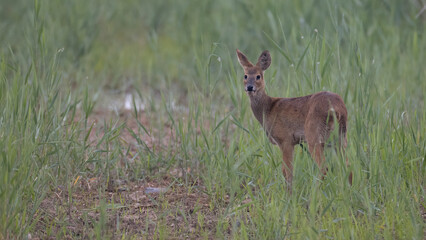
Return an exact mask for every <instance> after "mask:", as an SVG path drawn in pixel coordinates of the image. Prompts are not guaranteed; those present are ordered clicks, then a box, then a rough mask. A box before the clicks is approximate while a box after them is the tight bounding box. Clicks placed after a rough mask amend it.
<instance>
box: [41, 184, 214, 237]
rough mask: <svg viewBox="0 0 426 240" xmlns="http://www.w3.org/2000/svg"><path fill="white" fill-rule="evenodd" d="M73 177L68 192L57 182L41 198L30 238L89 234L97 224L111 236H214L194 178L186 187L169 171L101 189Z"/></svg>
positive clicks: (207, 206)
mask: <svg viewBox="0 0 426 240" xmlns="http://www.w3.org/2000/svg"><path fill="white" fill-rule="evenodd" d="M79 182H80V183H79V184H78V185H79V186H78V187H76V189H75V190H74V191H72V193H71V195H69V194H68V191H66V190H63V189H59V188H58V189H57V190H56V191H54V192H52V193H51V194H49V196H48V197H47V198H46V199H44V200H43V201H42V203H41V205H40V209H41V210H40V212H39V213H38V214H37V217H38V218H39V219H40V220H39V221H38V223H37V227H36V229H38V230H37V232H36V233H35V234H34V235H33V239H37V237H40V239H45V238H46V237H49V235H52V236H57V235H58V234H59V235H60V234H61V231H62V232H64V235H63V237H65V238H75V237H78V238H91V237H93V236H94V235H96V229H97V228H98V227H100V226H101V225H102V224H104V225H105V226H106V227H104V228H102V230H101V234H103V235H107V236H109V237H111V238H113V239H116V238H117V239H118V238H121V237H122V235H123V234H125V235H126V236H127V237H136V238H149V239H150V238H156V237H158V236H160V235H161V234H166V235H167V236H168V237H172V238H178V239H182V238H191V239H194V238H200V237H206V236H207V237H209V238H213V237H214V236H215V231H216V229H215V226H216V223H217V217H218V211H217V209H214V208H213V207H212V204H211V202H210V199H209V196H208V195H207V194H206V193H205V189H204V187H203V186H201V185H200V184H199V183H198V182H194V183H193V184H192V185H191V186H190V187H188V186H185V185H183V184H181V183H180V182H179V181H178V180H177V179H172V178H169V177H165V178H162V179H153V180H151V181H144V182H140V183H135V182H124V181H121V182H118V183H115V184H114V186H115V187H114V188H110V189H109V188H108V187H107V188H106V189H105V190H104V191H101V190H100V189H102V187H101V186H95V185H96V184H98V183H97V179H94V178H92V179H84V180H81V181H79ZM89 185H92V186H91V187H90V190H89V187H88V186H89ZM52 223H54V224H52ZM64 230H66V231H64Z"/></svg>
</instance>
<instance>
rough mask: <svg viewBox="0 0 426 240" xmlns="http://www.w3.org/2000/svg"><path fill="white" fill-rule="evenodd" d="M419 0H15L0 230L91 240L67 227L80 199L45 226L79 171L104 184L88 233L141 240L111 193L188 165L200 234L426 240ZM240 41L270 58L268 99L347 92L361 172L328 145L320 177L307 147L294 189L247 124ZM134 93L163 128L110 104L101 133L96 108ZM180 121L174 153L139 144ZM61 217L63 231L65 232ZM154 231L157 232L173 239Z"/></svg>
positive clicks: (298, 157) (352, 146)
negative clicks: (127, 135) (49, 204)
mask: <svg viewBox="0 0 426 240" xmlns="http://www.w3.org/2000/svg"><path fill="white" fill-rule="evenodd" d="M421 8H422V6H421V5H420V4H419V2H418V1H407V2H402V1H396V0H395V1H370V2H367V1H355V2H352V1H324V2H322V1H313V0H312V1H303V2H302V1H273V0H270V1H257V2H255V1H249V2H242V1H235V2H232V1H225V0H218V1H214V2H205V1H201V2H200V1H196V0H190V1H185V2H176V1H157V2H151V1H142V2H141V1H136V0H131V1H126V2H125V3H124V2H117V1H90V2H86V1H82V0H77V1H69V2H59V1H34V4H29V3H28V2H27V1H2V4H1V5H0V31H1V32H2V34H1V35H0V41H1V43H2V44H1V47H0V57H1V63H0V112H1V116H0V159H1V168H0V179H1V180H0V181H1V182H0V217H1V221H0V238H23V237H28V234H35V235H37V236H41V237H49V236H53V237H58V238H61V237H65V236H71V237H78V236H73V235H72V232H71V230H69V229H68V228H66V226H67V224H71V222H72V221H71V219H72V217H73V216H72V215H71V216H70V215H69V214H68V212H69V209H71V208H72V206H73V204H74V201H73V199H72V197H68V199H66V202H67V204H66V205H67V208H68V209H62V208H60V207H59V205H58V206H57V212H58V214H57V218H59V219H55V218H50V219H49V218H46V217H45V216H46V215H45V214H44V215H43V212H44V211H45V210H44V209H42V208H40V204H41V202H42V201H43V200H44V199H46V198H47V197H48V196H49V195H50V194H54V193H53V192H55V191H56V189H58V188H59V189H62V190H65V191H66V192H68V195H67V196H72V192H73V191H74V188H75V184H74V183H75V181H76V179H78V177H79V176H90V177H93V176H95V177H97V178H99V179H101V183H102V184H101V187H100V188H99V193H98V194H99V198H100V199H101V204H100V205H99V206H96V207H97V209H98V210H99V212H100V213H101V217H100V218H99V219H98V221H96V223H95V224H94V225H93V228H89V229H87V231H86V233H87V235H86V236H88V237H90V238H102V237H103V236H106V237H111V238H112V237H113V236H115V237H116V236H117V235H114V234H119V235H123V236H125V237H131V236H128V235H126V233H120V232H117V231H116V230H111V229H109V228H108V223H107V222H108V216H107V214H108V211H107V210H108V208H110V207H111V206H110V205H109V203H108V202H107V200H106V198H105V196H104V194H103V191H102V190H103V188H105V187H106V186H107V185H108V182H109V181H110V179H112V178H125V179H127V180H129V181H136V180H141V179H144V178H153V179H155V177H156V176H158V175H160V176H161V175H162V174H164V172H166V171H167V170H166V171H165V170H164V169H168V170H170V169H173V168H182V169H188V168H190V169H192V171H191V172H190V173H189V174H187V175H184V176H183V177H182V179H181V180H182V183H183V184H187V185H188V186H190V185H191V179H199V180H200V182H201V183H202V184H203V185H204V186H205V187H206V189H207V193H208V194H209V196H210V199H211V208H212V209H215V211H217V212H218V213H219V219H217V226H216V229H215V230H213V231H212V232H206V233H205V234H207V235H210V237H213V238H235V239H240V238H241V239H283V238H291V239H293V238H297V239H299V238H304V239H306V238H310V239H318V238H319V239H325V238H335V239H370V238H386V239H388V238H399V239H401V238H402V239H406V238H412V239H423V238H424V231H425V229H424V219H422V216H421V214H422V212H421V209H422V208H421V205H423V207H424V196H425V192H424V190H425V189H424V174H425V165H424V158H425V155H426V154H425V148H426V142H425V134H424V133H425V132H426V116H425V115H426V113H425V110H424V109H425V104H424V99H425V92H426V81H425V76H426V70H425V68H424V67H423V65H424V62H425V60H426V56H425V52H424V51H423V49H425V48H426V37H425V35H424V34H425V24H424V23H425V22H424V21H425V20H424V19H425V18H424V16H423V15H424V14H425V13H423V15H420V16H419V17H417V18H416V15H417V14H418V13H419V11H420V9H421ZM236 48H238V49H240V50H242V51H243V52H245V53H247V55H248V56H249V58H250V59H251V60H253V61H254V60H255V59H257V57H258V55H259V54H260V52H261V51H262V50H264V49H269V50H270V52H271V54H272V65H271V67H270V69H269V70H268V71H267V72H266V73H265V74H266V75H265V79H266V84H267V91H268V93H269V95H271V96H282V97H295V96H301V95H306V94H310V93H313V92H316V91H322V90H328V91H333V92H336V93H338V94H340V95H341V96H342V97H343V99H344V101H345V103H346V106H347V108H348V114H349V116H348V118H349V124H348V149H347V155H348V159H349V161H350V167H349V168H347V167H346V165H345V162H344V160H343V159H342V158H340V157H339V156H338V155H336V154H334V153H333V151H332V150H330V151H328V152H327V153H326V154H327V166H328V168H329V172H328V174H327V177H326V178H325V179H324V180H322V179H318V176H319V170H318V169H317V166H316V165H315V163H314V161H312V159H311V157H310V156H309V154H308V153H306V152H305V151H303V150H302V149H299V148H297V149H296V151H295V162H294V163H295V164H294V182H293V193H292V194H289V193H288V192H287V191H286V183H285V180H284V178H283V176H282V173H281V153H280V152H279V150H278V149H277V148H276V147H275V146H272V145H271V144H269V143H268V139H267V138H266V137H265V135H264V133H263V130H262V129H261V127H260V125H259V124H258V123H257V122H256V121H255V119H254V117H253V116H252V113H251V109H250V107H249V102H248V98H247V96H245V94H244V91H243V86H242V70H241V69H240V67H239V65H238V62H237V60H236V57H235V49H236ZM134 89H137V90H134ZM125 92H130V93H132V94H133V96H135V97H137V98H140V99H141V100H142V102H144V103H145V106H146V108H145V110H144V111H145V112H144V114H145V115H146V117H147V118H148V121H149V122H150V125H149V126H144V125H142V124H139V125H138V126H139V129H130V128H129V126H127V125H126V123H125V122H123V121H122V119H120V118H119V115H114V114H112V115H106V116H105V117H104V119H103V121H102V122H101V123H100V124H101V125H102V126H103V128H100V129H97V128H96V127H95V126H94V125H92V123H91V122H90V121H89V120H88V119H89V118H90V117H91V116H93V114H94V112H96V111H97V110H99V109H101V110H102V111H105V109H108V106H107V105H108V104H110V102H109V101H108V100H109V99H111V98H114V97H116V96H120V95H122V94H124V93H125ZM99 111H100V110H99ZM133 114H134V118H135V119H139V118H140V115H139V113H138V112H137V111H135V112H134V113H133ZM166 126H167V127H166ZM126 129H127V130H128V131H131V135H132V137H133V138H134V140H135V142H137V144H136V151H137V155H135V156H132V158H133V161H131V162H128V161H126V159H127V158H129V154H128V151H129V143H128V142H125V141H122V139H121V138H120V134H121V132H122V131H124V130H126ZM136 130H137V131H136ZM170 131H172V133H173V136H174V138H173V139H171V140H170V141H169V142H168V143H167V146H166V147H165V148H160V149H156V148H155V149H150V148H148V147H147V145H146V144H144V142H143V140H142V135H144V134H151V135H155V136H154V137H158V138H160V137H162V136H164V135H165V134H169V132H170ZM93 133H95V135H97V136H99V139H98V141H97V142H95V143H93V142H91V139H90V138H89V136H90V134H93ZM123 162H125V164H122V163H123ZM350 171H352V172H353V174H354V183H353V185H352V186H350V185H349V184H348V182H347V177H348V174H349V172H350ZM423 209H424V208H423ZM42 216H43V217H42ZM86 217H87V216H86ZM199 217H200V222H202V215H200V216H199ZM58 221H59V222H60V223H63V224H61V230H60V231H57V230H55V229H54V227H52V226H53V225H54V223H55V222H58ZM117 221H118V222H120V219H117ZM155 224H156V233H155V236H152V237H155V238H163V239H165V238H168V237H173V236H176V233H172V232H170V231H169V229H168V228H167V226H166V223H164V222H163V221H161V220H159V221H158V222H157V223H155ZM141 228H143V227H141ZM201 235H202V234H201Z"/></svg>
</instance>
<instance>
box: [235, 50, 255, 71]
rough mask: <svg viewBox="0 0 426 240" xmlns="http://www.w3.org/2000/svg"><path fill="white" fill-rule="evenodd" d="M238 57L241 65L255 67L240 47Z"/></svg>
mask: <svg viewBox="0 0 426 240" xmlns="http://www.w3.org/2000/svg"><path fill="white" fill-rule="evenodd" d="M237 57H238V62H240V65H241V67H243V68H248V67H253V64H252V63H251V62H250V61H249V60H248V59H247V57H246V55H244V54H243V53H242V52H240V50H238V49H237Z"/></svg>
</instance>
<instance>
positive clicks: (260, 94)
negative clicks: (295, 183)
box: [237, 49, 352, 186]
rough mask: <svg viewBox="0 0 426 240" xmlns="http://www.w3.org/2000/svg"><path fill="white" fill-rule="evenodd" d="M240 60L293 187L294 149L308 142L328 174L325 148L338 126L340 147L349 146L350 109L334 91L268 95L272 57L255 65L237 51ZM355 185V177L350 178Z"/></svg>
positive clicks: (258, 112)
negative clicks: (268, 75)
mask: <svg viewBox="0 0 426 240" xmlns="http://www.w3.org/2000/svg"><path fill="white" fill-rule="evenodd" d="M237 56H238V61H239V62H240V64H241V66H242V67H243V69H244V87H245V91H246V92H247V95H248V96H249V98H250V105H251V109H252V111H253V114H254V116H255V117H256V119H257V120H258V121H259V122H260V124H261V125H262V127H263V129H264V130H265V132H266V135H267V136H268V138H269V140H270V142H271V143H272V144H275V145H278V146H279V147H280V149H281V152H282V157H283V165H282V171H283V174H284V177H285V179H286V181H287V183H288V186H291V183H292V179H293V163H292V162H293V150H294V146H295V145H298V144H301V143H302V142H306V143H307V144H308V150H309V152H310V154H311V156H312V157H313V158H314V159H315V161H316V163H317V164H318V166H319V168H320V170H321V172H322V173H323V174H324V175H325V174H326V171H327V168H326V167H325V166H324V160H325V157H324V145H325V143H326V141H327V139H328V138H329V137H330V134H331V132H332V131H333V129H334V126H335V122H337V123H338V127H339V129H338V132H339V137H338V139H339V141H338V142H339V143H338V145H339V146H338V148H339V149H340V150H341V151H342V152H343V151H344V149H345V148H346V145H347V139H346V121H347V110H346V106H345V104H344V102H343V100H342V98H341V97H340V96H339V95H337V94H335V93H332V92H318V93H314V94H312V95H308V96H303V97H294V98H278V97H270V96H268V95H267V94H266V92H265V80H264V72H265V70H266V69H268V67H269V66H270V65H271V55H270V54H269V52H268V51H264V52H262V54H260V57H259V59H258V61H257V63H256V64H255V65H253V64H252V63H251V62H250V61H249V60H248V59H247V57H246V56H245V55H244V54H243V53H242V52H240V51H239V50H238V49H237ZM349 182H350V184H352V174H350V176H349Z"/></svg>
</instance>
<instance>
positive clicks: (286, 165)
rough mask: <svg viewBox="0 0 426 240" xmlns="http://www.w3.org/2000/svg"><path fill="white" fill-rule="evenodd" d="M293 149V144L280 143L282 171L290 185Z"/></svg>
mask: <svg viewBox="0 0 426 240" xmlns="http://www.w3.org/2000/svg"><path fill="white" fill-rule="evenodd" d="M293 150H294V146H293V145H291V144H285V143H284V144H281V152H282V154H283V166H282V171H283V174H284V177H285V179H286V181H287V184H288V185H289V186H291V183H292V181H293Z"/></svg>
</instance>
